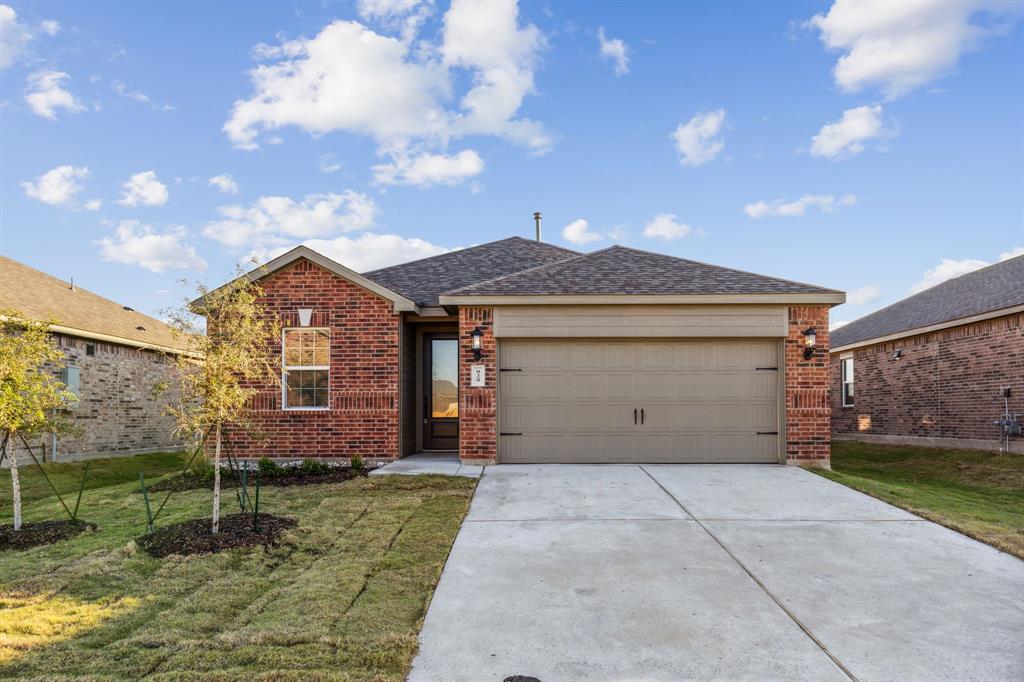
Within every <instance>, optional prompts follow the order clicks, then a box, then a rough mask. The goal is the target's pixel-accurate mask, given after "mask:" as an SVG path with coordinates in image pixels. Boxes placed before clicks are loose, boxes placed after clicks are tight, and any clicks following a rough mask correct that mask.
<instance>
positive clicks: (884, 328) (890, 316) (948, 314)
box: [829, 256, 1024, 348]
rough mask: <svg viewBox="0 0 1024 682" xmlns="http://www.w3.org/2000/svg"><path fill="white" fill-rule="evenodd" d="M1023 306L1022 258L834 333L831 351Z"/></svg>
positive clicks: (949, 282) (945, 285) (973, 274)
mask: <svg viewBox="0 0 1024 682" xmlns="http://www.w3.org/2000/svg"><path fill="white" fill-rule="evenodd" d="M1015 305H1024V256H1017V257H1016V258H1010V259H1009V260H1005V261H1002V262H1001V263H996V264H995V265H990V266H988V267H986V268H982V269H981V270H975V271H974V272H969V273H967V274H966V275H961V276H960V277H957V278H956V279H951V280H947V281H945V282H943V283H942V284H937V285H935V286H933V287H932V288H930V289H925V290H924V291H922V292H921V293H919V294H915V295H913V296H911V297H910V298H905V299H903V300H902V301H898V302H896V303H893V304H892V305H891V306H888V307H887V308H882V309H881V310H878V311H876V312H873V313H871V314H870V315H865V316H864V317H862V318H860V319H859V320H855V321H853V322H850V323H849V324H846V325H843V326H842V327H840V328H839V329H836V330H835V331H833V332H832V333H831V334H830V335H829V337H830V343H831V345H832V347H833V348H839V347H841V346H849V345H851V344H854V343H860V342H862V341H868V340H871V339H876V338H879V337H881V336H890V335H892V334H899V333H900V332H904V331H908V330H911V329H919V328H921V327H929V326H931V325H935V324H942V323H943V322H949V321H951V320H959V319H962V318H964V317H970V316H972V315H979V314H981V313H986V312H989V311H992V310H999V309H1001V308H1009V307H1010V306H1015Z"/></svg>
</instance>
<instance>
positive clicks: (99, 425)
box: [0, 256, 182, 462]
mask: <svg viewBox="0 0 1024 682" xmlns="http://www.w3.org/2000/svg"><path fill="white" fill-rule="evenodd" d="M0 309H3V310H13V311H15V312H17V313H19V314H21V315H23V316H25V317H27V318H31V319H37V320H44V321H53V324H52V325H51V327H50V329H51V331H52V333H53V338H54V340H55V341H56V343H57V344H58V345H59V346H60V348H61V349H62V350H63V352H64V364H65V367H64V368H63V369H57V368H54V372H55V373H57V374H59V377H60V379H61V380H62V381H63V382H64V383H65V384H67V386H68V389H69V390H70V391H71V392H73V393H74V394H75V395H76V396H77V397H78V400H77V401H76V402H75V403H74V404H73V405H71V409H69V410H67V412H66V414H65V415H64V416H65V417H66V418H67V420H68V421H70V422H71V423H72V425H73V426H75V427H76V429H77V431H78V433H77V434H74V435H62V436H60V437H58V436H56V435H54V434H43V435H40V436H37V437H35V438H33V439H32V440H31V441H29V442H30V444H31V445H32V449H33V452H34V453H35V455H36V457H39V456H40V455H43V456H44V457H45V459H46V460H47V461H69V460H74V459H83V458H87V457H108V456H113V455H131V454H139V453H144V452H159V451H164V450H176V449H180V448H181V446H182V443H181V440H180V439H179V438H178V437H176V436H175V435H174V419H173V418H172V417H170V416H168V415H167V414H165V408H166V407H167V404H168V401H170V400H174V399H175V396H176V395H177V393H176V390H177V388H176V382H175V381H174V377H175V375H176V368H175V364H174V362H173V361H172V357H173V356H175V355H177V354H179V353H181V352H182V349H181V348H180V346H181V343H180V341H179V340H178V339H176V338H175V336H174V334H173V332H172V331H171V328H170V327H169V326H167V325H166V324H164V323H163V322H161V321H160V320H156V319H154V318H152V317H149V316H148V315H143V314H142V313H140V312H138V311H136V310H132V309H131V308H130V307H128V306H125V305H121V304H120V303H115V302H114V301H111V300H109V299H106V298H103V297H102V296H99V295H97V294H94V293H92V292H91V291H86V290H85V289H83V288H81V287H80V286H76V285H75V284H73V283H71V282H65V281H63V280H60V279H57V278H56V277H52V276H50V275H47V274H46V273H43V272H40V271H39V270H36V269H34V268H31V267H29V266H27V265H25V264H23V263H19V262H18V261H16V260H12V259H10V258H7V257H4V256H0ZM161 383H166V384H168V385H169V388H168V390H167V391H164V392H162V393H161V394H159V395H154V387H155V386H157V385H158V384H161ZM15 445H16V446H18V447H17V448H16V450H15V451H16V452H17V453H18V461H19V462H21V461H23V460H29V461H31V460H30V459H29V458H28V454H27V453H26V452H25V451H24V450H25V448H24V447H23V446H21V444H20V443H16V444H15Z"/></svg>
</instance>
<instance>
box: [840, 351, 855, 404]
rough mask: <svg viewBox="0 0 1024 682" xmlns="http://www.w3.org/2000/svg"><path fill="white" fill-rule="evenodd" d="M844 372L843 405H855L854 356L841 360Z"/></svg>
mask: <svg viewBox="0 0 1024 682" xmlns="http://www.w3.org/2000/svg"><path fill="white" fill-rule="evenodd" d="M839 365H840V368H841V371H842V374H843V407H850V406H851V405H853V358H844V359H842V360H840V361H839Z"/></svg>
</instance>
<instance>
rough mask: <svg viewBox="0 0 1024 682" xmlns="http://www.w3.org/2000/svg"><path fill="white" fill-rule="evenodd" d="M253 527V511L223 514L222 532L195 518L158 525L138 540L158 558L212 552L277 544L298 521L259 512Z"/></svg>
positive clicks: (139, 543) (140, 545)
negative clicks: (214, 531)
mask: <svg viewBox="0 0 1024 682" xmlns="http://www.w3.org/2000/svg"><path fill="white" fill-rule="evenodd" d="M258 519H259V521H258V523H257V528H253V523H252V514H231V515H230V516H222V517H220V532H218V533H217V534H216V535H214V534H213V533H211V532H210V521H211V520H210V519H209V518H205V519H192V520H190V521H185V522H183V523H176V524H174V525H173V526H165V527H163V528H158V529H156V530H155V531H153V532H152V533H149V534H147V535H143V536H142V537H140V538H138V539H137V540H136V541H135V542H136V544H137V545H138V546H139V547H141V548H142V549H144V550H145V551H146V552H147V553H149V554H150V555H152V556H155V557H157V558H163V557H165V556H169V555H171V554H182V555H186V556H187V555H189V554H211V553H214V552H223V551H224V550H226V549H234V548H236V547H253V546H255V545H263V546H265V547H267V546H271V545H276V544H277V540H278V538H279V536H280V535H281V533H283V532H284V531H285V530H287V529H289V528H294V527H295V525H296V521H295V519H288V518H284V517H282V516H274V515H273V514H259V515H258Z"/></svg>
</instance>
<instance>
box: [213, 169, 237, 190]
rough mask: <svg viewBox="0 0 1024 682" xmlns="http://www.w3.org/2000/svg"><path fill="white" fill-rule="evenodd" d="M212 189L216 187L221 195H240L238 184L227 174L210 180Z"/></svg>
mask: <svg viewBox="0 0 1024 682" xmlns="http://www.w3.org/2000/svg"><path fill="white" fill-rule="evenodd" d="M207 184H209V186H210V187H216V188H217V189H218V190H220V193H221V194H238V183H237V182H235V181H234V179H233V178H232V177H231V176H230V175H229V174H227V173H224V174H223V175H215V176H213V177H212V178H210V181H209V183H207Z"/></svg>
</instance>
